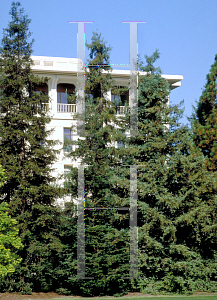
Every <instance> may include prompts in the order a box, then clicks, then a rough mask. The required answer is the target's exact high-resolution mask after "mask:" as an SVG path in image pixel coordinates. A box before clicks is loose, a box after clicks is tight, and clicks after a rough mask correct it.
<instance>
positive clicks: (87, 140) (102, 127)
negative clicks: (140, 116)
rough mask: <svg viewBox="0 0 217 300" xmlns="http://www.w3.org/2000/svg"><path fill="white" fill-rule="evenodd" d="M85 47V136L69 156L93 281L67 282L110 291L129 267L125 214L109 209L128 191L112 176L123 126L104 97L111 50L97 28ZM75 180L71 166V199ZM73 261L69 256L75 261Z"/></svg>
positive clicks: (118, 288) (86, 292)
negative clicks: (80, 184) (80, 185)
mask: <svg viewBox="0 0 217 300" xmlns="http://www.w3.org/2000/svg"><path fill="white" fill-rule="evenodd" d="M87 46H88V48H89V49H90V61H89V64H88V69H87V70H86V72H85V79H86V82H85V87H86V89H87V92H88V94H91V95H92V97H91V98H89V99H86V100H87V101H86V109H85V137H84V138H79V139H78V141H76V142H74V144H76V146H77V147H76V149H75V151H71V153H70V154H69V156H70V157H71V158H72V160H75V159H79V160H80V161H81V164H82V165H85V170H84V173H85V195H86V196H85V207H87V208H89V210H87V209H86V210H85V255H86V262H85V264H86V274H85V275H86V276H88V277H94V280H79V281H78V280H77V281H76V280H73V279H71V280H70V281H69V282H70V284H71V285H72V287H73V288H72V291H73V293H74V291H75V290H76V291H78V293H79V294H81V295H83V296H92V295H106V294H110V295H113V294H115V293H121V292H123V291H125V290H126V288H127V285H128V284H127V283H126V282H125V281H124V280H123V279H122V278H121V277H123V276H125V277H127V276H128V272H129V232H128V222H129V221H128V220H129V214H128V213H127V214H121V213H119V211H117V210H115V209H111V208H114V207H122V206H127V205H128V204H129V191H127V193H126V192H125V193H124V190H123V189H122V190H121V189H120V190H119V188H118V185H117V178H118V180H121V176H120V175H118V169H117V167H118V165H120V151H119V149H117V148H115V144H117V142H118V141H119V140H121V139H122V140H124V139H125V138H124V136H123V134H122V131H123V130H125V126H126V125H125V124H124V121H123V119H118V118H117V116H116V107H115V105H114V104H113V103H112V102H110V101H108V99H107V98H106V93H107V92H108V90H109V89H112V88H113V87H114V83H113V80H112V78H111V74H110V73H111V68H110V66H109V56H108V52H109V50H110V49H109V48H108V47H106V46H105V44H104V41H103V39H102V38H101V35H100V34H98V33H93V37H92V43H91V44H87ZM103 71H107V73H106V74H104V73H103ZM117 126H118V128H119V129H117ZM116 169H117V170H116ZM114 170H115V171H114ZM77 179H78V170H77V168H72V171H71V173H70V182H71V195H72V199H73V198H74V199H75V198H76V196H77ZM127 183H128V180H127ZM95 207H104V208H105V209H100V210H98V209H94V208H95ZM106 208H108V209H106ZM75 263H76V262H75V260H74V262H73V264H74V265H75V266H76V264H75ZM74 276H76V274H74ZM74 276H71V277H74Z"/></svg>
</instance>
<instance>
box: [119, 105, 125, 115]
mask: <svg viewBox="0 0 217 300" xmlns="http://www.w3.org/2000/svg"><path fill="white" fill-rule="evenodd" d="M126 112H127V107H126V106H117V115H125V113H126Z"/></svg>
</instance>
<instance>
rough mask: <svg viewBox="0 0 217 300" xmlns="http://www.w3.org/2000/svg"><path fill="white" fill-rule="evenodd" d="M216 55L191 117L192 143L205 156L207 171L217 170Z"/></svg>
mask: <svg viewBox="0 0 217 300" xmlns="http://www.w3.org/2000/svg"><path fill="white" fill-rule="evenodd" d="M216 99H217V55H216V56H215V62H214V64H213V65H212V66H211V69H210V73H209V74H208V75H207V83H206V85H205V89H204V90H203V93H202V95H201V97H200V100H199V102H198V104H197V108H196V109H195V114H194V115H193V117H192V129H193V133H194V136H193V138H194V143H195V145H196V146H197V147H199V148H200V149H201V150H202V152H203V154H204V156H205V157H206V161H205V163H206V166H207V169H208V170H209V171H216V170H217V101H216Z"/></svg>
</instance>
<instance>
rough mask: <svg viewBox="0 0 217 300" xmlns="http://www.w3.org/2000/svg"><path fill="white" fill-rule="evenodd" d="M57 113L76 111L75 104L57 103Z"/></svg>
mask: <svg viewBox="0 0 217 300" xmlns="http://www.w3.org/2000/svg"><path fill="white" fill-rule="evenodd" d="M57 112H58V113H76V104H62V103H58V104H57Z"/></svg>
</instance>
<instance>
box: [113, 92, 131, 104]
mask: <svg viewBox="0 0 217 300" xmlns="http://www.w3.org/2000/svg"><path fill="white" fill-rule="evenodd" d="M120 89H122V90H125V91H123V92H120V94H119V95H116V94H115V91H112V92H111V101H112V102H113V103H115V104H116V105H118V106H124V105H128V103H129V91H126V87H120Z"/></svg>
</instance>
